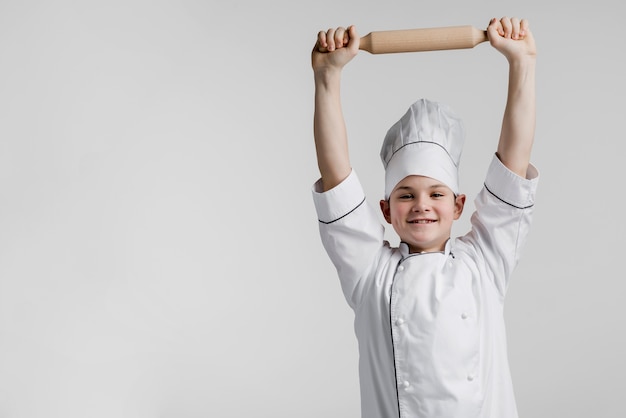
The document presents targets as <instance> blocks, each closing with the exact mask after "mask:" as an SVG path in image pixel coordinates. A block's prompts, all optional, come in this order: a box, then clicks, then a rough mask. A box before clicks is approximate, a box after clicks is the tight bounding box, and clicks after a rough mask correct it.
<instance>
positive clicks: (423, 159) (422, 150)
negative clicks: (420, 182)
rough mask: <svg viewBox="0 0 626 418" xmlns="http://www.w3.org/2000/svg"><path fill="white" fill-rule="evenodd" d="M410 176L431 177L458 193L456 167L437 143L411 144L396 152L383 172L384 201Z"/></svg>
mask: <svg viewBox="0 0 626 418" xmlns="http://www.w3.org/2000/svg"><path fill="white" fill-rule="evenodd" d="M411 175H414V176H426V177H431V178H433V179H435V180H437V181H440V182H442V183H443V184H445V185H446V186H448V187H449V188H450V189H451V190H452V191H453V192H454V193H455V194H458V193H459V176H458V167H457V166H456V164H454V161H453V160H452V158H451V157H450V154H448V152H447V151H446V150H445V149H444V148H443V147H441V146H440V145H439V144H437V143H434V142H413V143H410V144H407V145H405V146H403V147H402V148H400V149H399V150H398V151H396V153H395V154H394V155H393V156H392V157H391V160H390V161H389V163H388V164H387V168H386V170H385V199H388V198H389V196H390V195H391V192H392V191H393V189H394V188H395V187H396V186H397V185H398V183H399V182H400V181H402V179H404V178H405V177H407V176H411Z"/></svg>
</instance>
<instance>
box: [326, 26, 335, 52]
mask: <svg viewBox="0 0 626 418" xmlns="http://www.w3.org/2000/svg"><path fill="white" fill-rule="evenodd" d="M326 44H327V46H326V48H327V49H328V50H329V51H334V50H335V29H334V28H330V29H328V31H327V32H326Z"/></svg>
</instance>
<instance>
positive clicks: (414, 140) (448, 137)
mask: <svg viewBox="0 0 626 418" xmlns="http://www.w3.org/2000/svg"><path fill="white" fill-rule="evenodd" d="M464 140H465V133H464V128H463V123H462V121H461V119H460V118H459V117H458V116H457V115H456V114H455V113H454V111H453V110H452V109H451V108H450V107H449V106H447V105H445V104H441V103H437V102H433V101H430V100H427V99H420V100H418V101H417V102H415V103H413V104H412V105H411V107H410V108H409V109H408V110H407V112H406V113H405V114H404V116H402V118H401V119H400V120H399V121H398V122H396V123H395V124H394V125H393V126H392V127H391V128H389V130H388V131H387V135H386V136H385V139H384V141H383V146H382V149H381V151H380V158H381V159H382V161H383V166H384V167H385V199H387V198H389V195H390V194H391V192H392V191H393V189H394V187H396V185H397V184H398V183H399V182H400V181H401V180H402V179H404V178H405V177H406V176H410V175H419V176H427V177H431V178H434V179H436V180H438V181H440V182H442V183H443V184H445V185H446V186H448V187H449V188H450V189H452V191H453V192H454V193H455V194H458V193H459V174H458V167H459V162H460V159H461V152H462V151H463V143H464Z"/></svg>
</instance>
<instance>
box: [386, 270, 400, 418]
mask: <svg viewBox="0 0 626 418" xmlns="http://www.w3.org/2000/svg"><path fill="white" fill-rule="evenodd" d="M402 261H403V260H402V259H401V260H400V261H398V265H397V266H396V269H397V268H398V266H399V265H400V263H402ZM395 283H396V274H395V273H394V274H393V279H392V281H391V289H390V290H389V333H390V334H391V356H392V358H393V377H394V378H395V379H396V401H398V418H401V416H402V413H401V412H400V393H399V392H398V369H397V368H396V347H395V345H394V344H393V319H392V318H391V299H392V298H393V285H394V284H395Z"/></svg>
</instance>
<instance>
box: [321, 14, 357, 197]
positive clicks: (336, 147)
mask: <svg viewBox="0 0 626 418" xmlns="http://www.w3.org/2000/svg"><path fill="white" fill-rule="evenodd" d="M322 51H324V52H322ZM358 51H359V36H358V34H357V32H356V29H355V27H354V26H350V27H348V29H344V28H337V29H329V30H328V31H327V32H320V33H319V34H318V37H317V42H316V43H315V47H314V48H313V52H312V54H311V61H312V66H313V74H314V79H315V113H314V116H313V132H314V136H315V149H316V152H317V165H318V167H319V170H320V174H321V177H322V184H323V187H324V191H326V190H330V189H332V188H333V187H335V186H336V185H338V184H339V183H341V182H342V181H343V180H344V179H345V178H346V177H347V176H348V175H349V174H350V171H351V170H352V166H351V165H350V158H349V154H348V137H347V133H346V125H345V121H344V118H343V112H342V108H341V94H340V93H341V71H342V69H343V67H344V66H345V65H346V64H347V63H348V62H349V61H350V60H352V58H354V57H355V56H356V55H357V53H358Z"/></svg>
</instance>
